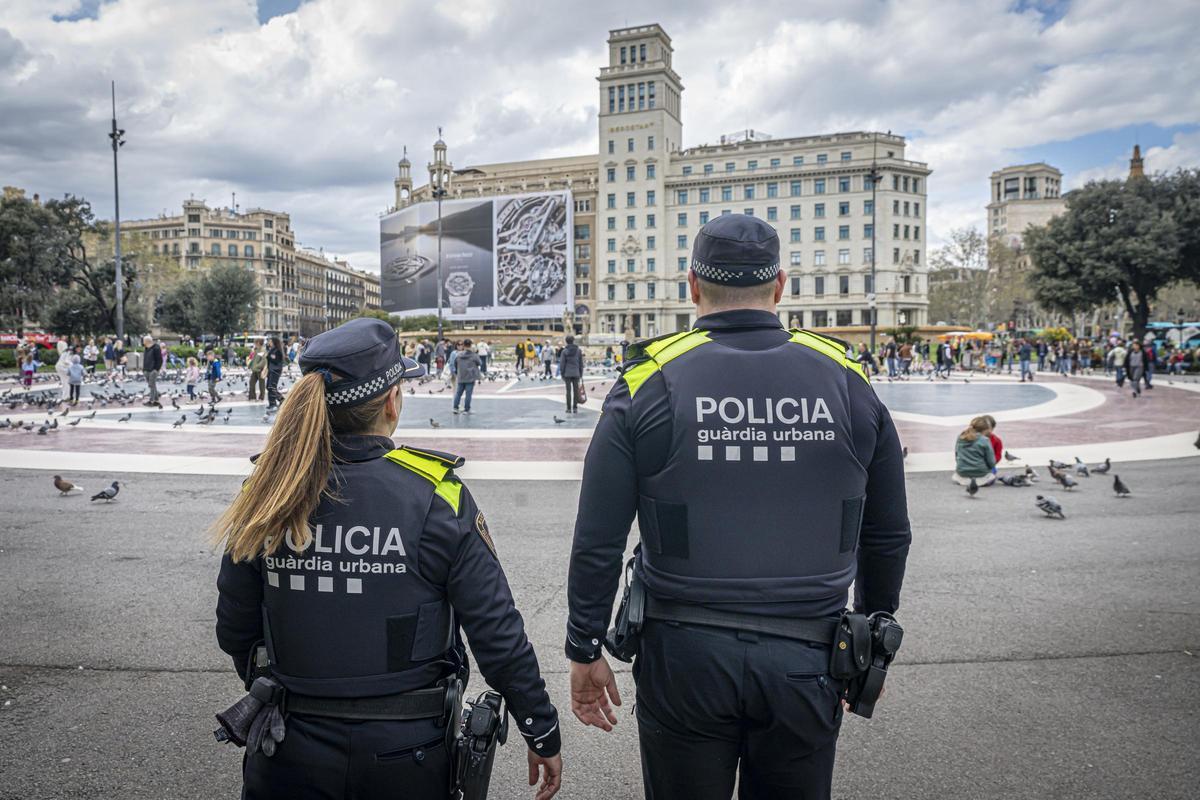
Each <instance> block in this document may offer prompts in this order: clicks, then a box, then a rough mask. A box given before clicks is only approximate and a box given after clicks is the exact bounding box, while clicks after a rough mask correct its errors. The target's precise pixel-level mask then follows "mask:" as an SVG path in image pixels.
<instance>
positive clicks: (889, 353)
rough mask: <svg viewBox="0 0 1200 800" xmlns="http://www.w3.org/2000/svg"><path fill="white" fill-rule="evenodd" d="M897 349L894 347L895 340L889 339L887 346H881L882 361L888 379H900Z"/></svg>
mask: <svg viewBox="0 0 1200 800" xmlns="http://www.w3.org/2000/svg"><path fill="white" fill-rule="evenodd" d="M898 353H899V349H898V348H897V347H896V340H895V339H893V338H889V339H888V340H887V344H885V345H884V346H883V361H884V363H885V364H887V371H888V377H889V378H892V379H895V378H898V377H900V370H899V362H898V361H897V359H898V357H899V356H898Z"/></svg>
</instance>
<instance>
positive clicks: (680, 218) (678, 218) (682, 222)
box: [675, 214, 687, 228]
mask: <svg viewBox="0 0 1200 800" xmlns="http://www.w3.org/2000/svg"><path fill="white" fill-rule="evenodd" d="M675 224H676V225H678V226H679V227H681V228H686V227H687V214H676V215H675Z"/></svg>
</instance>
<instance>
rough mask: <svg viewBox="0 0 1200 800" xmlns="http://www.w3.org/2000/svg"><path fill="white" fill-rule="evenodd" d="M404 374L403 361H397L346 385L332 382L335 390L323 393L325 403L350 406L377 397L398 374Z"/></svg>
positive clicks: (396, 379) (389, 386) (398, 376)
mask: <svg viewBox="0 0 1200 800" xmlns="http://www.w3.org/2000/svg"><path fill="white" fill-rule="evenodd" d="M402 374H404V363H403V362H398V363H397V364H396V365H395V366H394V367H388V368H387V369H386V370H384V371H383V372H380V373H377V374H375V375H374V376H373V377H370V378H367V379H366V380H363V381H359V382H358V383H353V384H350V385H348V386H342V385H340V384H336V383H335V384H333V385H334V386H336V387H337V391H329V392H326V394H325V404H326V405H330V406H352V405H355V404H357V403H363V402H366V401H367V400H370V399H371V398H373V397H377V396H379V395H381V394H383V393H384V392H385V391H387V390H388V389H389V388H391V386H392V384H394V383H396V382H397V381H398V380H399V379H400V376H401V375H402Z"/></svg>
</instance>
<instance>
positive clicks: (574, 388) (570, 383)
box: [563, 378, 579, 411]
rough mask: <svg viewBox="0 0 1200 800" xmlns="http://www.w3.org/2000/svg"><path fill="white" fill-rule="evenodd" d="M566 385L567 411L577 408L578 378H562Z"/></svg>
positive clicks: (576, 409)
mask: <svg viewBox="0 0 1200 800" xmlns="http://www.w3.org/2000/svg"><path fill="white" fill-rule="evenodd" d="M563 383H565V384H566V385H567V411H578V410H579V378H563Z"/></svg>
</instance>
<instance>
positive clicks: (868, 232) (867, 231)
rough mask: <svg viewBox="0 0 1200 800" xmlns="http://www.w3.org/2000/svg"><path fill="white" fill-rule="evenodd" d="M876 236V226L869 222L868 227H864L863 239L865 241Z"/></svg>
mask: <svg viewBox="0 0 1200 800" xmlns="http://www.w3.org/2000/svg"><path fill="white" fill-rule="evenodd" d="M874 235H875V226H874V225H872V224H871V223H869V222H868V223H867V224H866V225H863V238H864V239H870V238H871V237H872V236H874Z"/></svg>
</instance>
